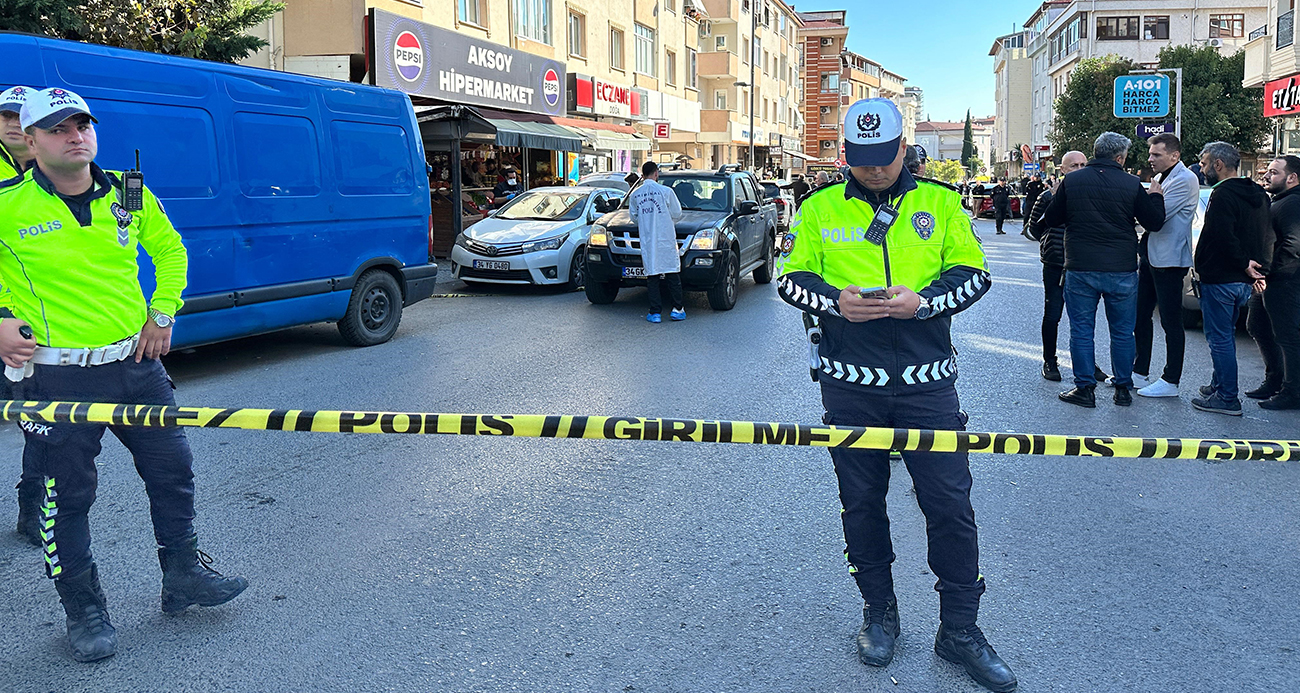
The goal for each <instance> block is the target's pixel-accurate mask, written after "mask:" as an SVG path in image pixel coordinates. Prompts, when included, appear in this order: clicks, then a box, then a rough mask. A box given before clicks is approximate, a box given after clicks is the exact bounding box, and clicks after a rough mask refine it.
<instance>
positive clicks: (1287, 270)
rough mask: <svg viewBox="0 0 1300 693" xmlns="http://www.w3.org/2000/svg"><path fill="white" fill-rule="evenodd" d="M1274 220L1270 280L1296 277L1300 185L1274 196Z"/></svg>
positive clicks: (1299, 248)
mask: <svg viewBox="0 0 1300 693" xmlns="http://www.w3.org/2000/svg"><path fill="white" fill-rule="evenodd" d="M1269 216H1270V217H1271V218H1272V220H1273V234H1274V240H1273V264H1272V265H1271V266H1270V267H1269V270H1268V278H1269V280H1270V281H1282V280H1292V279H1296V278H1297V275H1300V187H1295V188H1291V189H1290V190H1287V191H1285V192H1282V193H1279V194H1278V195H1276V196H1275V197H1274V198H1273V205H1272V207H1270V208H1269Z"/></svg>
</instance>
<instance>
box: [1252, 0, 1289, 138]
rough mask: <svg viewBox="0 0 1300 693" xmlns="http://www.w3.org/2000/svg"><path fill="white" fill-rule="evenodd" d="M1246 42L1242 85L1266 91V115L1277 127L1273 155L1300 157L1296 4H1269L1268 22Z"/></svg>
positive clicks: (1282, 0)
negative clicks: (1244, 70)
mask: <svg viewBox="0 0 1300 693" xmlns="http://www.w3.org/2000/svg"><path fill="white" fill-rule="evenodd" d="M1247 38H1248V42H1247V43H1246V74H1245V76H1244V79H1243V80H1242V84H1243V85H1244V86H1247V87H1264V115H1266V116H1268V117H1269V118H1271V119H1272V120H1273V124H1274V128H1273V142H1272V147H1271V151H1272V152H1273V153H1275V154H1291V155H1300V86H1297V85H1300V47H1298V46H1297V42H1296V29H1295V6H1294V3H1292V2H1291V1H1290V0H1270V2H1269V4H1268V21H1267V22H1266V23H1265V24H1264V25H1263V26H1260V27H1258V28H1256V29H1254V30H1252V31H1251V32H1250V33H1249V34H1247Z"/></svg>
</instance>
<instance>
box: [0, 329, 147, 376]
mask: <svg viewBox="0 0 1300 693" xmlns="http://www.w3.org/2000/svg"><path fill="white" fill-rule="evenodd" d="M139 341H140V335H138V334H137V335H134V336H132V337H128V338H126V339H123V340H122V341H120V342H114V343H112V344H109V345H108V346H102V347H98V348H95V349H60V348H58V347H45V346H38V347H36V353H35V354H33V355H32V358H31V360H29V361H28V362H27V363H26V365H24V366H23V368H21V369H19V368H9V367H6V368H5V377H6V378H8V379H9V380H12V381H13V382H15V383H17V382H22V380H23V379H25V378H29V377H31V375H32V373H33V371H34V369H33V368H32V366H33V365H35V364H40V365H42V366H81V367H82V368H88V367H90V366H102V365H104V364H106V363H117V362H118V361H125V360H126V359H128V358H130V357H131V356H133V355H134V354H135V347H136V344H138V343H139Z"/></svg>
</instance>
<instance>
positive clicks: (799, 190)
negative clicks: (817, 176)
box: [790, 176, 812, 209]
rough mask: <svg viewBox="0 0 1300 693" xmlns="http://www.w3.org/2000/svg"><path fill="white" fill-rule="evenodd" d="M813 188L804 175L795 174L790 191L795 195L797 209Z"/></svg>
mask: <svg viewBox="0 0 1300 693" xmlns="http://www.w3.org/2000/svg"><path fill="white" fill-rule="evenodd" d="M811 190H812V188H810V187H808V181H806V180H804V177H803V176H795V178H794V182H793V183H791V184H790V192H791V193H792V194H793V195H794V205H795V208H796V209H797V208H798V207H799V205H801V204H803V198H805V197H807V196H808V193H809V192H810V191H811Z"/></svg>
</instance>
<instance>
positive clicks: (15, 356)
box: [0, 89, 248, 662]
mask: <svg viewBox="0 0 1300 693" xmlns="http://www.w3.org/2000/svg"><path fill="white" fill-rule="evenodd" d="M21 118H22V126H23V130H24V132H25V135H26V142H27V146H28V148H29V149H31V151H32V153H33V155H34V156H35V158H36V166H35V167H34V168H32V169H31V171H30V172H29V173H28V175H25V176H23V177H21V178H11V179H9V180H8V181H6V182H4V183H3V184H0V246H3V248H4V249H5V252H2V253H0V281H2V282H3V283H4V284H5V285H6V286H8V287H9V288H10V290H11V291H12V293H13V299H14V313H15V315H17V318H10V319H6V320H0V359H2V360H3V361H4V363H5V365H6V366H8V367H10V368H21V369H24V371H25V372H26V373H27V374H29V377H28V378H27V379H26V380H25V381H24V382H23V383H22V386H23V388H24V390H25V395H26V396H27V397H28V398H30V399H33V400H61V401H89V402H124V403H135V404H159V405H174V404H175V399H174V397H173V396H172V385H171V380H170V379H169V378H168V376H167V371H166V370H164V369H163V365H162V363H161V362H160V361H159V360H158V358H159V357H160V356H162V355H163V354H166V353H167V352H168V350H169V348H170V345H171V334H172V320H173V316H175V315H176V312H177V311H178V310H179V309H180V307H181V304H182V301H181V290H182V289H184V287H185V274H186V268H187V266H188V261H187V258H186V254H185V247H184V246H183V245H181V238H180V235H179V234H177V233H176V230H175V229H174V228H173V227H172V225H171V222H170V221H169V220H168V219H167V214H166V213H165V212H164V211H163V208H162V205H161V204H160V203H159V202H158V199H157V198H156V197H154V196H153V193H152V192H150V191H149V190H148V189H145V190H143V191H142V192H143V198H142V199H143V204H141V205H136V204H133V202H134V201H133V199H132V198H131V197H130V196H128V195H127V194H126V193H125V192H124V184H123V179H122V177H121V176H120V175H119V174H116V173H113V172H109V171H104V170H103V169H101V168H100V167H99V166H97V165H96V164H95V163H94V159H95V155H96V153H97V151H98V143H97V139H96V134H95V126H94V123H95V119H94V117H93V116H92V115H91V112H90V109H89V108H88V107H87V106H86V103H85V102H84V101H83V100H82V99H81V98H80V97H79V96H77V95H76V94H74V93H72V92H70V91H67V90H64V89H45V90H42V91H39V92H36V93H34V94H31V95H30V96H29V97H28V100H27V103H26V104H25V105H24V106H23V109H22V114H21ZM137 246H143V247H144V249H145V251H146V252H148V253H149V256H150V257H151V258H153V263H154V267H155V277H156V285H157V288H156V289H155V291H154V293H153V299H152V301H150V302H148V303H146V301H145V298H144V294H143V292H142V291H141V288H140V283H139V280H138V278H137V277H138V273H139V267H138V266H137V264H136V255H137ZM24 328H27V329H29V330H30V333H28V334H34V336H35V339H29V338H27V337H26V336H25V335H24V332H25V330H24ZM21 425H22V427H23V429H24V432H25V436H26V444H27V448H28V450H29V451H31V453H32V454H33V456H34V458H35V460H36V462H37V463H38V464H39V465H40V467H41V471H42V474H43V477H44V478H43V486H44V500H43V503H42V507H41V510H42V512H41V520H42V521H41V533H42V539H43V541H44V543H45V570H46V574H47V575H48V576H49V577H51V578H53V579H54V584H55V587H56V589H57V590H58V593H59V598H60V600H61V601H62V602H63V608H64V611H65V612H66V614H67V627H68V641H69V644H70V645H71V649H72V656H73V658H74V659H76V660H77V661H82V662H88V661H93V660H97V659H103V658H105V657H109V656H111V655H113V654H114V653H115V652H116V649H117V633H116V631H115V630H114V629H113V625H112V623H111V621H110V619H109V614H108V608H107V602H106V600H105V597H104V592H103V591H102V590H101V589H100V585H99V575H98V570H97V569H96V567H95V563H94V560H93V558H92V557H91V553H90V525H89V522H88V518H87V514H88V513H89V511H90V506H91V504H92V503H93V502H94V500H95V487H96V473H95V457H96V456H97V455H98V454H99V450H100V439H101V438H102V437H103V434H104V429H105V426H103V425H98V424H78V425H70V424H38V423H35V422H30V421H29V422H23V423H22V424H21ZM108 428H110V429H111V430H112V431H113V434H114V435H115V436H117V438H118V439H119V440H120V441H122V444H123V445H125V446H126V448H127V449H128V450H130V451H131V454H132V456H133V457H134V458H135V466H136V470H137V472H139V474H140V477H141V478H142V479H143V480H144V484H145V491H146V493H147V494H148V496H149V505H150V511H151V515H152V518H153V525H154V536H155V538H156V539H157V542H158V546H159V549H158V560H159V563H160V564H161V566H162V572H163V579H162V609H163V611H164V612H167V613H173V612H178V611H182V610H184V609H185V608H187V607H189V606H190V605H193V604H198V605H200V606H215V605H217V604H224V603H225V602H228V601H230V600H231V599H234V598H235V597H236V596H238V595H239V594H240V593H241V592H243V591H244V589H245V588H246V587H247V586H248V583H247V581H245V580H244V579H243V578H238V577H224V576H222V575H221V574H219V573H217V572H216V571H214V570H212V569H211V568H209V567H208V563H210V562H211V559H210V558H208V557H207V555H206V554H204V553H202V552H200V551H199V550H198V540H197V538H196V537H195V534H194V524H193V520H194V475H193V472H192V471H191V464H192V461H193V458H192V456H191V454H190V448H189V443H188V442H187V441H186V439H185V435H184V434H183V433H182V432H181V431H180V430H179V429H174V428H129V427H117V426H110V427H108Z"/></svg>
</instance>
